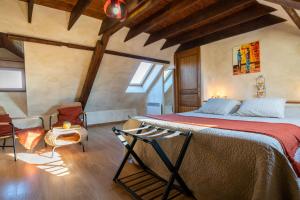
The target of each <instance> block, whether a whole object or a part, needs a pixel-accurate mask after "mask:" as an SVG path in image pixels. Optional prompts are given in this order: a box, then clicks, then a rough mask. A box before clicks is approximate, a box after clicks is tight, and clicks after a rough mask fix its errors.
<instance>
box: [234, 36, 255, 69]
mask: <svg viewBox="0 0 300 200" xmlns="http://www.w3.org/2000/svg"><path fill="white" fill-rule="evenodd" d="M256 72H260V52H259V41H256V42H251V43H248V44H243V45H241V46H239V47H234V48H233V75H240V74H249V73H256Z"/></svg>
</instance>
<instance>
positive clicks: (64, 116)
mask: <svg viewBox="0 0 300 200" xmlns="http://www.w3.org/2000/svg"><path fill="white" fill-rule="evenodd" d="M81 113H82V107H81V106H76V107H66V108H60V109H58V123H63V122H64V121H68V122H71V123H72V124H78V123H81V120H80V118H79V116H80V114H81Z"/></svg>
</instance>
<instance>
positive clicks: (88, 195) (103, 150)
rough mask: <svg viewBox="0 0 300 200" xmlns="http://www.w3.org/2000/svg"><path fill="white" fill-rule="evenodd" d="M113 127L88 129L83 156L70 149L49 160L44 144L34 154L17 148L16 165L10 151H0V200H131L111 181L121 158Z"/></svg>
mask: <svg viewBox="0 0 300 200" xmlns="http://www.w3.org/2000/svg"><path fill="white" fill-rule="evenodd" d="M112 126H118V127H120V126H121V124H115V125H112V124H110V125H104V126H98V127H91V128H89V141H88V144H87V147H86V152H85V153H83V152H82V151H81V147H80V146H79V145H73V146H68V147H63V148H61V149H57V155H55V157H54V158H51V157H50V151H51V149H50V148H44V147H43V144H41V145H40V146H39V148H38V151H39V152H33V153H30V152H26V150H24V149H23V148H22V147H21V146H18V149H17V152H18V161H17V162H14V161H13V157H12V154H11V153H12V150H11V149H10V148H7V149H6V150H4V151H3V150H0V199H1V200H8V199H9V200H17V199H22V200H60V199H64V200H68V199H70V200H71V199H72V200H77V199H82V200H94V199H98V200H118V199H122V200H126V199H131V197H130V196H129V194H128V193H127V192H126V191H124V189H122V188H121V187H120V186H118V185H116V184H115V183H114V182H113V181H112V177H113V175H114V173H115V171H116V170H117V168H118V165H119V164H120V161H121V159H122V157H123V154H122V152H123V147H122V144H121V143H120V142H119V141H118V139H117V138H115V136H114V135H113V134H112V131H111V127H112ZM1 151H2V152H1ZM132 170H135V166H133V165H130V164H128V165H127V168H126V171H127V172H129V171H132ZM126 171H125V173H126Z"/></svg>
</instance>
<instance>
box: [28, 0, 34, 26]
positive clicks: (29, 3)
mask: <svg viewBox="0 0 300 200" xmlns="http://www.w3.org/2000/svg"><path fill="white" fill-rule="evenodd" d="M33 6H34V0H28V3H27V7H28V11H27V12H28V23H31V21H32V13H33Z"/></svg>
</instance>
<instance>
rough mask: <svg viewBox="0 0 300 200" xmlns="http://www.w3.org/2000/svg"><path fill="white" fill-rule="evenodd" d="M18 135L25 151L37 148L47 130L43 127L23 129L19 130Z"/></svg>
mask: <svg viewBox="0 0 300 200" xmlns="http://www.w3.org/2000/svg"><path fill="white" fill-rule="evenodd" d="M16 135H17V136H18V139H19V142H20V144H22V145H23V146H24V147H25V149H33V148H34V147H36V146H37V144H38V143H39V141H40V140H42V139H43V136H44V135H45V130H44V129H43V128H41V127H37V128H28V129H22V130H18V131H17V132H16Z"/></svg>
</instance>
